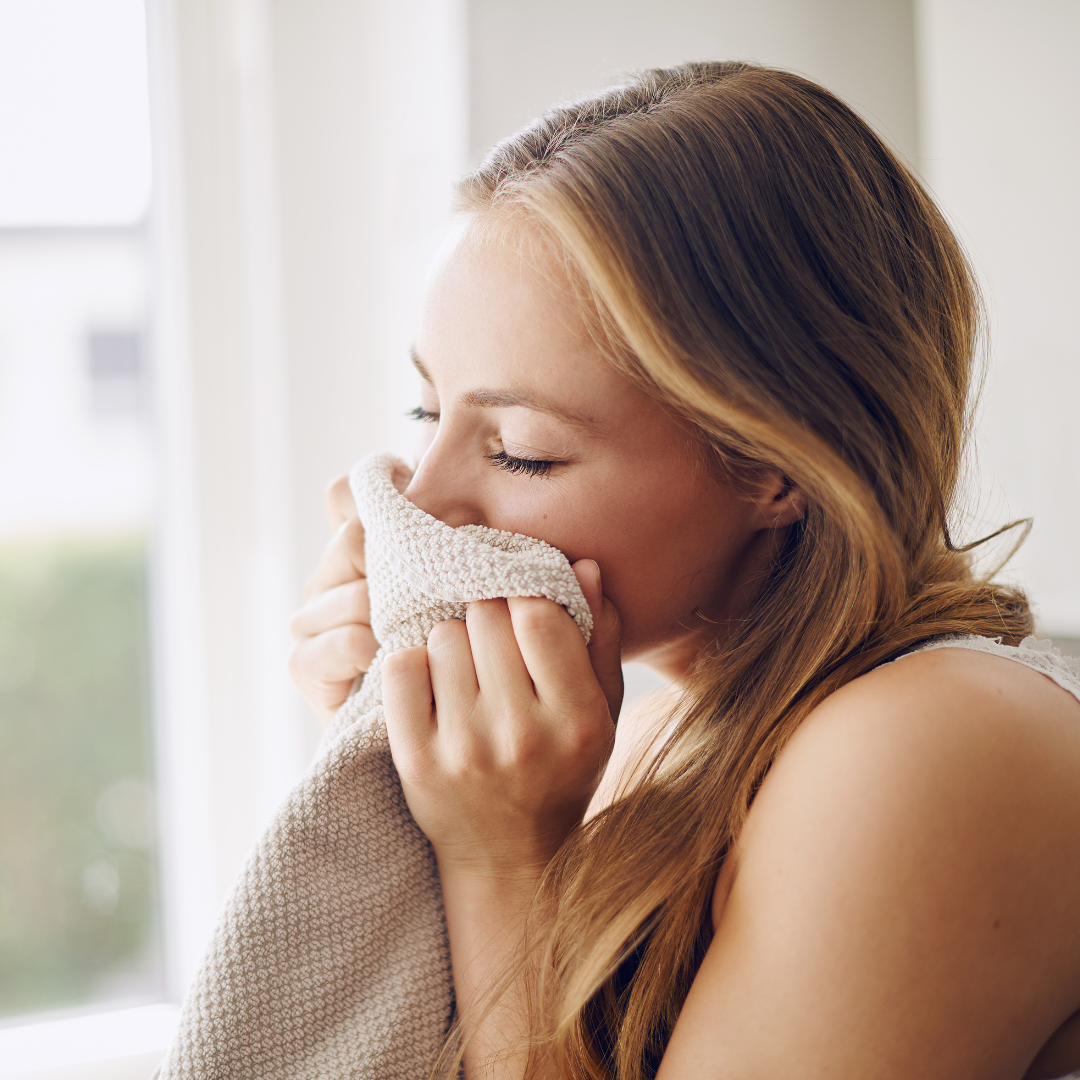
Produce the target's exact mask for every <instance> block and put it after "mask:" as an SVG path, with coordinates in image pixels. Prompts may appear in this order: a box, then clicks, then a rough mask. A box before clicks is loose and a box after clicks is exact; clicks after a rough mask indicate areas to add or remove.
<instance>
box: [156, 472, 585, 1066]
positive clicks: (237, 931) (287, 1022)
mask: <svg viewBox="0 0 1080 1080" xmlns="http://www.w3.org/2000/svg"><path fill="white" fill-rule="evenodd" d="M409 475H410V472H409V469H408V467H407V466H406V465H405V464H404V463H403V462H401V461H398V460H397V459H395V458H393V457H390V456H389V455H376V456H375V457H371V458H367V459H365V460H364V461H362V462H360V464H359V465H357V466H356V468H355V469H354V470H353V473H352V476H351V482H352V489H353V494H354V495H355V497H356V505H357V508H358V510H359V512H360V517H361V520H362V521H363V522H364V527H365V529H366V556H367V572H368V585H369V591H370V596H371V625H372V629H373V630H374V632H375V636H376V637H377V638H378V640H379V642H380V643H381V648H380V650H379V653H378V655H377V656H376V657H375V660H374V662H373V664H372V666H371V670H370V671H369V672H368V674H367V676H366V677H365V678H364V680H363V682H362V684H361V686H360V688H359V690H358V691H357V692H355V693H354V694H353V695H352V697H350V698H349V700H348V701H346V702H345V704H344V705H343V706H342V707H341V709H340V711H339V712H338V714H337V716H336V717H335V718H334V720H333V722H332V723H331V725H330V728H329V729H328V731H327V733H326V736H325V737H324V739H323V742H322V744H321V746H320V750H319V753H318V754H317V757H316V760H315V762H314V764H313V765H312V766H311V768H309V769H308V771H307V772H306V773H305V774H304V776H303V778H302V779H301V780H300V782H299V783H298V784H297V785H296V787H295V788H294V789H293V791H292V793H291V794H290V795H289V797H288V798H287V799H286V800H285V802H284V803H283V804H282V805H281V807H280V808H279V809H278V811H277V812H276V814H275V815H274V818H273V821H272V822H271V824H270V827H269V829H267V831H266V834H265V835H264V836H263V838H262V839H261V840H260V841H259V843H258V844H257V845H256V847H255V850H254V851H253V852H252V854H251V855H250V857H249V858H248V861H247V864H246V865H245V867H244V869H243V871H242V872H241V874H240V876H239V878H238V879H237V882H236V885H235V886H234V887H233V890H232V893H231V895H230V896H229V899H228V900H227V902H226V904H225V909H224V911H223V912H222V915H221V917H220V919H219V922H218V926H217V929H216V931H215V932H214V936H213V938H212V939H211V941H210V945H209V947H208V949H207V953H206V956H205V958H204V960H203V963H202V966H201V968H200V970H199V973H198V974H197V975H196V977H195V981H194V983H193V985H192V987H191V990H190V992H189V993H188V996H187V999H186V1000H185V1002H184V1007H183V1012H182V1014H181V1018H180V1026H179V1029H178V1031H177V1034H176V1037H175V1039H174V1041H173V1044H172V1046H171V1048H170V1050H169V1053H168V1055H167V1057H166V1059H165V1063H164V1065H163V1066H162V1068H161V1070H160V1073H159V1075H160V1077H161V1080H179V1078H185V1080H211V1078H213V1080H225V1078H228V1080H240V1078H245V1080H247V1078H250V1080H278V1078H279V1080H308V1078H310V1080H314V1078H316V1077H318V1078H320V1080H331V1078H332V1080H345V1078H349V1080H391V1078H395V1080H396V1078H401V1080H426V1077H427V1076H428V1074H429V1072H430V1070H431V1067H432V1065H433V1063H434V1062H435V1060H436V1058H437V1056H438V1053H439V1049H440V1047H441V1045H442V1042H443V1038H444V1036H445V1034H446V1031H447V1027H448V1025H449V1022H450V1019H451V1013H452V1009H453V982H452V978H451V972H450V955H449V948H448V945H447V940H446V926H445V922H444V918H443V911H442V897H441V894H440V891H439V877H438V872H437V870H436V866H435V859H434V856H433V853H432V851H431V847H430V845H429V844H428V842H427V840H426V839H425V837H424V835H423V834H422V833H421V832H420V830H419V828H417V826H416V824H415V822H414V821H413V819H412V817H411V816H410V814H409V810H408V807H407V806H406V804H405V799H404V796H403V795H402V792H401V785H400V783H399V781H398V777H397V772H396V771H395V769H394V763H393V761H392V759H391V757H390V749H389V746H388V744H387V740H386V726H385V723H384V721H383V711H382V705H381V679H380V675H379V673H380V669H381V665H382V658H383V656H384V655H385V654H386V653H389V652H393V651H395V650H396V649H402V648H408V647H409V646H413V645H420V644H423V643H424V641H426V640H427V635H428V632H429V631H430V630H431V628H432V627H433V626H434V625H435V624H436V623H437V622H440V621H441V620H443V619H450V618H454V619H460V618H464V615H465V605H466V604H467V603H468V602H469V601H470V600H481V599H490V598H492V597H498V596H543V597H547V598H548V599H550V600H554V601H555V602H556V603H559V604H562V605H563V606H564V607H566V609H567V611H569V613H570V614H571V615H572V616H573V618H574V619H575V621H576V622H577V624H578V626H579V627H580V628H581V632H582V633H583V634H584V635H585V638H586V640H588V636H589V633H590V631H591V629H592V619H591V617H590V615H589V609H588V605H587V604H586V602H585V598H584V596H583V595H582V593H581V589H580V588H579V586H578V583H577V579H576V578H575V577H574V574H573V572H572V571H571V569H570V564H569V563H568V562H567V561H566V558H565V557H564V556H563V555H562V554H561V553H560V552H559V551H557V550H556V549H555V548H553V547H551V546H550V545H548V544H545V543H543V542H542V541H540V540H533V539H530V538H529V537H526V536H520V535H513V534H510V533H505V532H497V531H495V530H493V529H487V528H483V527H481V526H473V525H469V526H465V527H462V528H458V529H452V528H450V527H449V526H447V525H444V524H443V523H442V522H441V521H437V520H436V519H435V518H433V517H431V516H430V515H428V514H425V513H424V512H423V511H422V510H420V509H419V508H418V507H416V506H414V505H413V504H412V503H410V502H408V501H407V500H406V499H405V498H404V497H403V496H402V495H401V494H400V492H401V491H402V490H404V487H405V485H406V484H407V483H408V479H409Z"/></svg>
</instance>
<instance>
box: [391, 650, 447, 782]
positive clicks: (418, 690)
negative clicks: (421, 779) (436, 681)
mask: <svg viewBox="0 0 1080 1080" xmlns="http://www.w3.org/2000/svg"><path fill="white" fill-rule="evenodd" d="M382 698H383V710H384V712H385V715H386V734H387V738H388V739H389V741H390V753H391V755H392V756H393V759H394V764H395V765H396V766H397V770H398V773H399V774H400V776H401V778H402V780H403V781H404V782H405V783H408V782H409V781H410V780H415V779H416V778H417V777H418V776H420V775H422V774H423V773H424V772H425V771H426V770H427V769H428V768H429V767H430V764H431V762H432V760H433V754H432V751H431V740H432V736H433V735H434V733H435V723H434V721H435V711H434V702H433V700H432V692H431V678H430V674H429V671H428V652H427V649H426V648H425V647H424V646H423V645H419V646H417V647H416V648H414V649H402V650H401V651H400V652H396V653H391V654H390V655H389V656H388V657H387V658H386V661H385V663H384V664H383V669H382Z"/></svg>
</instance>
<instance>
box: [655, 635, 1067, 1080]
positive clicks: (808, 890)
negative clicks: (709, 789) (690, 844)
mask: <svg viewBox="0 0 1080 1080" xmlns="http://www.w3.org/2000/svg"><path fill="white" fill-rule="evenodd" d="M713 916H714V927H715V936H714V939H713V943H712V945H711V946H710V949H709V952H708V954H707V955H706V959H705V962H704V963H703V965H702V968H701V970H700V972H699V975H698V978H697V980H696V981H695V983H694V986H693V987H692V989H691V993H690V996H689V997H688V999H687V1005H686V1007H685V1008H684V1013H683V1016H682V1017H681V1018H680V1021H679V1026H677V1028H676V1036H678V1037H677V1038H674V1037H673V1040H672V1045H671V1050H672V1051H674V1054H673V1060H674V1061H678V1060H680V1059H681V1058H682V1056H683V1054H684V1053H685V1054H686V1055H689V1056H687V1057H686V1058H685V1059H684V1060H686V1061H689V1060H691V1059H692V1058H693V1056H694V1055H695V1054H696V1053H701V1052H704V1048H705V1047H706V1045H713V1044H719V1043H720V1042H722V1043H723V1045H724V1048H725V1054H727V1056H728V1060H729V1061H730V1062H732V1063H733V1066H736V1065H737V1066H738V1067H733V1071H732V1072H731V1075H740V1076H741V1075H743V1074H744V1073H745V1075H746V1076H748V1077H755V1076H758V1075H762V1076H765V1075H769V1076H772V1077H782V1076H787V1075H791V1076H795V1075H818V1074H819V1073H821V1074H822V1075H824V1074H825V1073H826V1072H827V1073H828V1074H829V1075H830V1076H833V1075H835V1076H864V1075H875V1076H878V1077H882V1078H885V1077H894V1076H895V1077H897V1078H899V1077H909V1076H913V1075H918V1076H921V1077H927V1078H931V1077H939V1076H940V1077H942V1078H945V1077H949V1078H955V1077H960V1076H972V1077H974V1076H979V1077H984V1078H987V1080H990V1078H993V1077H1003V1078H1006V1077H1010V1076H1011V1077H1020V1076H1021V1075H1023V1074H1024V1073H1025V1070H1026V1069H1027V1068H1028V1066H1029V1064H1030V1062H1031V1061H1032V1060H1033V1058H1034V1057H1035V1055H1036V1054H1037V1053H1038V1051H1039V1050H1040V1048H1042V1047H1044V1046H1045V1045H1046V1044H1047V1043H1048V1041H1049V1040H1050V1039H1051V1036H1052V1035H1053V1033H1054V1032H1055V1031H1056V1030H1057V1029H1058V1028H1059V1027H1060V1026H1061V1025H1062V1024H1063V1023H1064V1022H1065V1021H1066V1020H1067V1018H1068V1017H1069V1016H1070V1015H1071V1014H1073V1013H1074V1012H1076V1010H1077V1009H1078V1008H1080V703H1078V702H1077V700H1076V699H1075V698H1073V697H1072V696H1071V695H1070V694H1068V693H1067V692H1066V691H1064V690H1062V689H1061V688H1060V687H1058V686H1056V685H1055V684H1054V683H1053V682H1052V681H1051V680H1050V679H1048V678H1047V677H1046V676H1044V675H1042V674H1040V673H1038V672H1035V671H1032V670H1031V669H1028V668H1025V667H1023V666H1022V665H1019V664H1016V663H1014V662H1012V661H1010V660H1007V659H1004V658H1001V657H997V656H993V655H988V654H984V653H977V652H973V651H970V650H961V649H941V650H933V651H929V652H926V653H921V654H917V655H913V656H910V657H905V658H903V659H902V660H900V661H898V662H896V663H894V664H890V665H887V666H885V667H883V668H879V669H877V670H875V671H873V672H871V673H869V674H868V675H865V676H863V677H862V678H860V679H858V680H855V681H854V682H852V683H851V684H849V685H848V686H846V687H844V688H843V689H842V690H840V691H838V692H837V693H835V694H834V695H832V696H831V697H830V698H829V699H827V700H826V701H825V702H823V703H822V704H821V705H820V706H819V707H818V708H817V709H816V710H815V711H814V713H812V714H811V716H810V717H808V718H807V720H806V721H805V722H804V724H803V725H802V726H801V727H800V729H799V731H798V732H797V733H796V735H795V736H794V737H793V738H792V739H791V741H790V742H789V744H788V745H787V746H786V747H785V749H784V750H783V751H782V753H781V754H780V755H779V757H778V759H777V761H776V763H775V764H774V766H773V768H772V770H770V772H769V774H768V776H767V777H766V779H765V781H764V783H763V784H762V786H761V789H760V791H759V793H758V795H757V798H756V799H755V801H754V805H753V807H752V808H751V811H750V815H749V817H748V819H747V822H746V825H745V827H744V829H743V833H742V835H741V836H740V837H739V840H738V843H737V844H736V847H735V850H734V852H733V857H732V859H731V860H730V862H729V864H728V866H727V867H725V873H724V874H723V875H722V876H721V880H720V881H718V883H717V890H716V895H715V900H714V907H713ZM710 1024H711V1025H712V1026H711V1027H710V1026H709V1025H710ZM680 1027H681V1030H682V1033H680ZM665 1063H667V1062H666V1059H665ZM1070 1066H1071V1067H1080V1059H1078V1060H1077V1061H1076V1062H1075V1064H1073V1063H1071V1062H1070ZM740 1069H741V1071H740ZM815 1069H816V1070H817V1071H815ZM680 1071H681V1070H677V1071H672V1072H669V1073H668V1074H667V1075H671V1076H678V1075H680ZM1061 1071H1063V1072H1064V1071H1068V1070H1067V1069H1063V1070H1061ZM688 1075H689V1073H688ZM700 1075H712V1074H711V1073H709V1072H705V1073H701V1074H700ZM716 1075H718V1076H719V1075H720V1073H716ZM724 1075H725V1076H726V1075H727V1074H726V1073H725V1074H724ZM1048 1075H1053V1074H1048Z"/></svg>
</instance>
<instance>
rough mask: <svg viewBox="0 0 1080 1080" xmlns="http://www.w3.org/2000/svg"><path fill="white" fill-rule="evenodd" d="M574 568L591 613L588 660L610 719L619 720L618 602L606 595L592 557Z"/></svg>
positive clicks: (580, 560)
mask: <svg viewBox="0 0 1080 1080" xmlns="http://www.w3.org/2000/svg"><path fill="white" fill-rule="evenodd" d="M571 569H572V570H573V571H574V574H575V575H576V576H577V579H578V584H579V585H580V586H581V591H582V592H583V593H584V594H585V600H586V602H587V603H588V605H589V611H590V612H592V619H593V629H592V635H591V636H590V638H589V660H590V661H591V663H592V669H593V671H594V672H595V674H596V681H597V682H598V683H599V684H600V686H601V688H602V689H603V691H604V697H606V698H607V703H608V711H609V712H610V713H611V719H612V720H615V721H617V720H618V719H619V710H620V709H621V708H622V699H623V672H622V622H621V621H620V619H619V613H618V611H617V610H616V609H615V605H614V604H613V603H612V602H611V601H610V600H609V599H608V598H607V597H606V596H604V591H603V585H602V583H601V580H600V567H599V566H598V565H597V563H596V562H594V561H593V560H592V559H579V560H578V561H577V562H576V563H574V565H573V567H571Z"/></svg>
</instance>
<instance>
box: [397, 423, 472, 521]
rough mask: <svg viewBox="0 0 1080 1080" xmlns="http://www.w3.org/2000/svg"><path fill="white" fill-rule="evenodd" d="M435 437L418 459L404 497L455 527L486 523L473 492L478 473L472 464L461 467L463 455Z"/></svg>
mask: <svg viewBox="0 0 1080 1080" xmlns="http://www.w3.org/2000/svg"><path fill="white" fill-rule="evenodd" d="M441 442H443V441H442V440H440V439H439V438H436V439H435V440H434V442H432V444H431V445H430V446H429V447H428V449H427V452H426V453H425V454H424V456H423V457H422V458H421V459H420V463H419V464H418V465H417V467H416V472H414V473H413V476H412V479H411V480H410V481H409V486H408V487H407V488H406V489H405V492H404V494H405V498H406V499H408V500H409V502H411V503H413V504H414V505H416V506H419V507H420V509H421V510H423V511H424V512H425V513H427V514H430V515H431V516H432V517H433V518H438V519H439V521H442V522H444V523H445V524H447V525H449V526H451V527H452V528H455V529H456V528H457V527H458V526H459V525H486V524H487V520H486V516H485V514H484V512H483V508H482V506H481V504H480V500H479V499H478V497H477V495H478V492H479V489H480V477H479V476H477V475H476V471H475V468H470V467H468V466H465V467H463V464H462V457H463V455H462V454H461V453H460V452H458V453H455V452H454V451H453V449H452V448H450V447H448V446H446V445H445V444H444V445H440V443H441Z"/></svg>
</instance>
